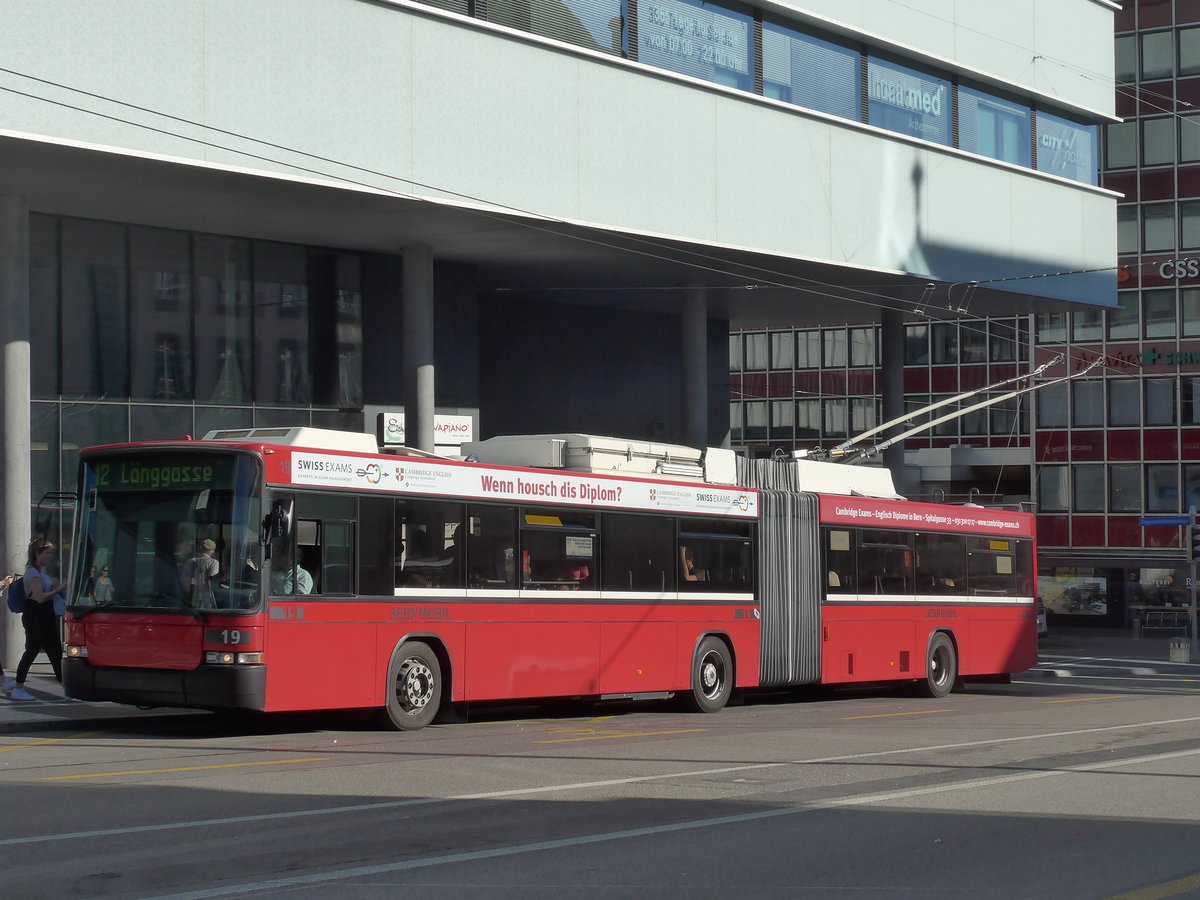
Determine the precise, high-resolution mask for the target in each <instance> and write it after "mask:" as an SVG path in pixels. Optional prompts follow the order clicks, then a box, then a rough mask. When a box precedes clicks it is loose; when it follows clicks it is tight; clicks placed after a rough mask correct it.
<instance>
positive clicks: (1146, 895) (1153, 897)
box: [1108, 875, 1200, 900]
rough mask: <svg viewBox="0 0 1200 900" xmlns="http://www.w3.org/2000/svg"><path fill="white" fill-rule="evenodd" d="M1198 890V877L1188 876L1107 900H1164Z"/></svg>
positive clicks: (1199, 882) (1199, 881)
mask: <svg viewBox="0 0 1200 900" xmlns="http://www.w3.org/2000/svg"><path fill="white" fill-rule="evenodd" d="M1196 888H1200V875H1189V876H1188V877H1187V878H1177V879H1175V880H1174V881H1164V882H1163V883H1162V884H1152V885H1150V887H1144V888H1139V889H1138V890H1136V891H1130V892H1129V893H1128V894H1116V895H1114V896H1112V897H1109V898H1108V900H1166V898H1167V897H1178V896H1179V895H1180V894H1183V893H1186V892H1188V891H1194V890H1196Z"/></svg>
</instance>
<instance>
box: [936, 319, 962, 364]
mask: <svg viewBox="0 0 1200 900" xmlns="http://www.w3.org/2000/svg"><path fill="white" fill-rule="evenodd" d="M931 343H932V346H933V350H932V358H933V362H934V365H938V364H945V363H956V362H958V325H957V324H955V323H954V322H939V323H938V324H936V325H934V326H933V331H932V341H931Z"/></svg>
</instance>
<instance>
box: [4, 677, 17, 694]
mask: <svg viewBox="0 0 1200 900" xmlns="http://www.w3.org/2000/svg"><path fill="white" fill-rule="evenodd" d="M16 686H17V679H15V678H5V679H4V687H3V688H0V690H2V691H4V693H6V694H11V693H12V692H13V688H15V687H16Z"/></svg>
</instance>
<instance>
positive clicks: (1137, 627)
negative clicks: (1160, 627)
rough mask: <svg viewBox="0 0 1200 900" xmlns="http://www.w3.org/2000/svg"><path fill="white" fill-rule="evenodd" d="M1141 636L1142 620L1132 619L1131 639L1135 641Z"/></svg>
mask: <svg viewBox="0 0 1200 900" xmlns="http://www.w3.org/2000/svg"><path fill="white" fill-rule="evenodd" d="M1141 636H1142V620H1141V619H1134V620H1133V639H1134V640H1135V641H1136V640H1137V639H1138V638H1140V637H1141Z"/></svg>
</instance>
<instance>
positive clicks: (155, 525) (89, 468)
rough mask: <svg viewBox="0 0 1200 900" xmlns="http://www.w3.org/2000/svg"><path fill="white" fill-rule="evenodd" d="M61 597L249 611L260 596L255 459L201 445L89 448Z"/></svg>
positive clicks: (103, 603) (89, 602) (126, 605)
mask: <svg viewBox="0 0 1200 900" xmlns="http://www.w3.org/2000/svg"><path fill="white" fill-rule="evenodd" d="M82 467H83V468H82V480H81V488H82V490H81V494H80V497H81V504H80V505H81V509H80V514H79V520H78V538H77V540H78V542H77V544H76V548H77V552H76V554H75V569H74V571H73V572H72V578H71V583H70V597H69V605H70V606H71V607H72V608H73V609H75V610H76V612H77V613H82V612H84V611H85V610H87V609H89V608H91V609H99V608H101V607H105V608H112V609H114V610H120V609H128V610H136V611H139V612H141V611H146V610H172V611H181V612H189V611H198V610H252V609H255V608H257V607H258V604H259V602H260V598H261V596H262V590H261V578H260V575H261V572H262V550H261V545H260V544H259V527H260V523H261V520H262V514H261V506H262V501H261V484H262V479H261V474H260V473H261V467H260V463H259V461H258V460H257V459H256V458H254V457H252V456H248V455H243V454H235V453H229V452H213V451H206V450H183V451H165V450H149V451H137V450H126V451H123V452H114V453H97V454H95V455H91V456H87V457H85V458H84V460H83V463H82Z"/></svg>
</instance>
